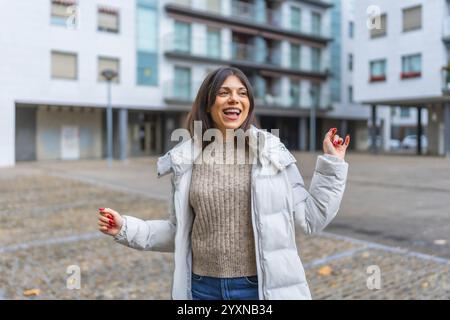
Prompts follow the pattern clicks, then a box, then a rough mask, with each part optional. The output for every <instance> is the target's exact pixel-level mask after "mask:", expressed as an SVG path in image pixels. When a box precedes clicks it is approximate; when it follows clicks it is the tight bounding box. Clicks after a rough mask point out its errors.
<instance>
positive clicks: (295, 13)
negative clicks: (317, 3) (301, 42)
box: [291, 7, 302, 31]
mask: <svg viewBox="0 0 450 320" xmlns="http://www.w3.org/2000/svg"><path fill="white" fill-rule="evenodd" d="M301 15H302V12H301V10H300V8H297V7H291V29H292V30H295V31H301V30H302V25H301V24H302V23H301V21H302V20H301Z"/></svg>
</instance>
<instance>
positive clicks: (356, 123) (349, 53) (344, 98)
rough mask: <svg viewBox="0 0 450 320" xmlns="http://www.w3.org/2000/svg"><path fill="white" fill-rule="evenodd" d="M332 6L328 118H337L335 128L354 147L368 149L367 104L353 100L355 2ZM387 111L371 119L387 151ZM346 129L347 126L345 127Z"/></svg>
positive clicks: (336, 1) (336, 0)
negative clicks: (350, 138)
mask: <svg viewBox="0 0 450 320" xmlns="http://www.w3.org/2000/svg"><path fill="white" fill-rule="evenodd" d="M333 4H334V6H333V8H332V38H333V42H332V44H331V73H332V77H331V79H330V86H331V99H332V102H333V110H331V111H330V112H329V113H328V114H327V117H328V118H332V119H336V120H339V123H338V124H337V125H338V128H340V131H341V132H343V133H345V132H348V133H350V134H351V136H352V141H353V143H355V149H357V150H368V149H369V147H370V141H369V135H368V130H367V129H368V126H371V123H370V122H369V121H368V120H369V119H370V108H369V106H365V105H362V104H360V103H358V102H357V101H356V100H355V97H354V91H355V89H354V83H356V82H357V81H358V79H357V78H355V73H354V70H355V48H356V47H355V46H356V44H355V1H354V0H334V2H333ZM390 119H391V118H390V117H389V112H388V110H387V109H383V110H381V112H378V114H377V118H376V121H375V124H376V127H377V131H378V134H379V136H380V137H381V139H380V141H381V142H382V143H381V144H380V147H382V148H383V149H384V150H385V151H387V150H388V143H387V142H388V141H389V137H390V132H391V131H390V129H391V125H390V124H391V122H390ZM349 126H350V130H348V129H347V128H349Z"/></svg>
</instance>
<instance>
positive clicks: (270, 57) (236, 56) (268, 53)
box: [231, 42, 281, 66]
mask: <svg viewBox="0 0 450 320" xmlns="http://www.w3.org/2000/svg"><path fill="white" fill-rule="evenodd" d="M264 51H265V52H261V50H257V49H256V47H255V46H254V45H252V44H247V43H238V42H233V43H232V44H231V57H232V59H233V60H239V61H248V62H258V63H263V64H271V65H276V66H281V50H280V49H278V48H266V49H265V50H264ZM259 55H262V56H259Z"/></svg>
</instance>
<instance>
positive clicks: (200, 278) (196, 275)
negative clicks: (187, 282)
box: [192, 273, 203, 281]
mask: <svg viewBox="0 0 450 320" xmlns="http://www.w3.org/2000/svg"><path fill="white" fill-rule="evenodd" d="M202 279H203V276H200V275H198V274H195V273H192V280H195V281H200V280H202Z"/></svg>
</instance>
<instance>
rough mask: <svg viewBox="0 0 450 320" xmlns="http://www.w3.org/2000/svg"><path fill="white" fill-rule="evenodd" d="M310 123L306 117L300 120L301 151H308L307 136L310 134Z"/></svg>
mask: <svg viewBox="0 0 450 320" xmlns="http://www.w3.org/2000/svg"><path fill="white" fill-rule="evenodd" d="M307 129H308V122H307V119H306V117H301V118H300V119H299V120H298V141H299V149H300V151H306V150H307V143H306V142H307V139H306V138H307V134H308V130H307Z"/></svg>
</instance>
